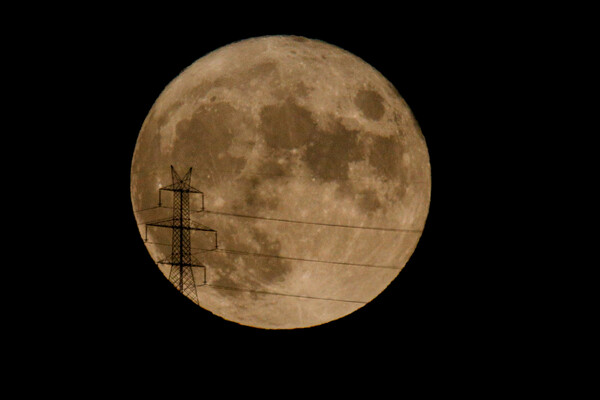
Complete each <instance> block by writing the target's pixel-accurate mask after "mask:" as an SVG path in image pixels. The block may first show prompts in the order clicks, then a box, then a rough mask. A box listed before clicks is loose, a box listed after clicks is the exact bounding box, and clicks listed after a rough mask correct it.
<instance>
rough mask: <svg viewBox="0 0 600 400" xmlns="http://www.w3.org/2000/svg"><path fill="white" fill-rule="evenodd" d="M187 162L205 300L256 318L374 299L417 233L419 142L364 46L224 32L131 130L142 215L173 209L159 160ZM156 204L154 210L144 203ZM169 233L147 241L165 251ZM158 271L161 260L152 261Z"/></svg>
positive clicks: (297, 316) (270, 321)
mask: <svg viewBox="0 0 600 400" xmlns="http://www.w3.org/2000/svg"><path fill="white" fill-rule="evenodd" d="M171 165H172V166H173V167H174V168H175V170H176V171H177V172H178V173H179V174H180V175H181V176H183V174H185V173H186V171H187V170H188V169H189V168H190V167H191V168H192V178H191V185H192V186H193V187H195V188H197V189H199V190H200V191H202V192H203V193H204V202H205V204H204V206H205V210H206V212H195V211H198V210H201V208H202V204H201V201H202V198H201V196H199V195H195V194H191V195H190V208H191V209H192V214H191V218H192V221H197V222H199V223H201V224H202V225H205V226H208V227H210V228H212V229H214V230H216V231H217V232H218V244H219V248H218V250H217V251H205V250H206V249H210V248H211V246H213V242H214V237H213V236H210V235H207V234H206V232H202V231H193V232H192V233H191V247H192V253H193V254H194V256H195V257H196V258H197V259H198V260H200V261H201V262H202V263H203V264H204V265H205V266H206V282H207V284H206V285H202V283H203V279H204V276H203V274H204V272H203V271H202V269H201V268H194V277H195V282H196V284H197V285H198V286H197V298H198V304H199V306H200V307H202V308H204V309H206V310H208V311H210V312H212V313H214V314H216V315H218V316H220V317H222V318H224V319H226V320H229V321H232V322H235V323H239V324H242V325H248V326H253V327H257V328H265V329H293V328H303V327H310V326H315V325H319V324H323V323H327V322H330V321H333V320H335V319H338V318H341V317H343V316H345V315H348V314H350V313H352V312H354V311H355V310H357V309H359V308H360V307H362V306H364V305H365V304H367V303H368V302H369V301H371V300H373V299H374V298H375V297H376V296H377V295H379V294H380V293H381V292H382V291H383V290H384V289H385V288H386V287H387V286H388V285H389V284H390V282H392V281H393V280H394V279H395V278H396V277H397V276H398V274H399V272H400V270H401V269H402V268H403V267H404V266H405V265H406V263H407V261H408V260H409V258H410V256H411V254H412V253H413V251H414V249H415V247H416V246H417V243H418V240H419V238H420V236H421V232H422V230H423V229H424V226H425V221H426V218H427V214H428V210H429V201H430V193H431V174H430V164H429V155H428V151H427V146H426V142H425V139H424V137H423V135H422V133H421V130H420V128H419V125H418V123H417V122H416V120H415V118H414V116H413V114H412V112H411V111H410V108H409V107H408V105H407V104H406V102H405V101H404V100H403V99H402V97H401V96H400V95H399V94H398V92H397V91H396V89H395V88H394V86H393V85H392V84H391V83H390V82H388V81H387V80H386V78H384V77H383V76H382V75H381V74H380V73H379V72H378V71H376V70H375V69H374V68H373V67H371V66H370V65H369V64H367V63H366V62H364V61H363V60H362V59H360V58H359V57H357V56H355V55H353V54H351V53H349V52H347V51H345V50H343V49H341V48H339V47H336V46H334V45H331V44H328V43H325V42H322V41H319V40H313V39H307V38H303V37H296V36H265V37H259V38H252V39H247V40H243V41H239V42H235V43H232V44H230V45H227V46H224V47H222V48H220V49H217V50H215V51H213V52H211V53H209V54H207V55H205V56H204V57H202V58H200V59H199V60H197V61H196V62H194V63H193V64H192V65H191V66H189V67H188V68H186V69H185V70H184V71H183V72H181V74H180V75H179V76H177V77H176V78H175V79H174V80H173V81H172V82H171V83H170V84H169V85H168V86H167V87H166V88H165V89H164V91H163V92H162V93H161V94H160V96H159V97H158V99H157V100H156V102H155V103H154V105H153V106H152V109H151V110H150V112H149V114H148V116H147V117H146V119H145V121H144V123H143V125H142V128H141V131H140V133H139V136H138V139H137V144H136V147H135V151H134V155H133V161H132V168H131V200H132V204H133V209H134V210H135V217H136V219H137V222H138V226H139V229H140V234H141V235H142V236H143V237H144V236H146V227H145V225H144V223H145V222H148V221H151V220H157V219H161V218H168V217H169V216H171V209H169V208H168V207H169V206H171V204H172V203H171V192H163V193H162V205H163V207H160V208H158V207H156V206H157V204H158V191H159V188H161V187H165V186H168V185H170V184H171V183H172V182H171V171H170V166H171ZM153 207H154V208H153ZM170 241H171V231H170V230H169V229H160V228H152V227H149V228H148V230H147V242H146V246H147V248H148V251H149V253H150V255H151V257H152V258H153V259H154V260H155V261H156V262H158V261H159V260H162V259H165V258H167V257H168V256H169V254H170V252H171V249H170V246H169V245H170ZM157 265H158V267H159V268H160V270H161V271H162V272H163V273H164V275H165V277H166V278H167V279H168V277H169V272H170V268H171V267H170V266H169V265H165V264H157Z"/></svg>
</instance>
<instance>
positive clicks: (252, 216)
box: [136, 206, 423, 233]
mask: <svg viewBox="0 0 600 400" xmlns="http://www.w3.org/2000/svg"><path fill="white" fill-rule="evenodd" d="M161 207H162V208H172V207H167V206H156V207H151V208H146V209H142V210H138V211H136V212H140V211H145V210H151V209H153V208H161ZM201 212H205V213H209V214H214V215H224V216H229V217H237V218H249V219H260V220H266V221H276V222H287V223H292V224H305V225H317V226H328V227H334V228H348V229H364V230H375V231H384V232H409V233H421V232H423V230H422V229H403V228H384V227H379V226H360V225H344V224H332V223H327V222H314V221H300V220H293V219H284V218H272V217H262V216H258V215H248V214H236V213H229V212H224V211H212V210H207V209H204V210H194V209H190V213H201ZM144 223H145V222H141V223H139V224H138V225H142V224H144Z"/></svg>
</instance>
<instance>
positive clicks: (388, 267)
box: [146, 242, 402, 270]
mask: <svg viewBox="0 0 600 400" xmlns="http://www.w3.org/2000/svg"><path fill="white" fill-rule="evenodd" d="M146 243H148V244H156V245H160V246H170V245H171V244H169V243H159V242H146ZM192 249H193V250H202V251H201V253H206V252H219V253H226V254H236V255H242V256H255V257H267V258H278V259H282V260H290V261H305V262H312V263H319V264H337V265H347V266H351V267H367V268H383V269H398V270H400V269H402V268H401V267H398V266H394V265H377V264H361V263H351V262H345V261H329V260H316V259H312V258H300V257H288V256H280V255H275V254H265V253H252V252H248V251H241V250H230V249H203V248H199V247H192ZM199 253H200V252H198V253H194V254H192V255H194V256H195V255H197V254H199Z"/></svg>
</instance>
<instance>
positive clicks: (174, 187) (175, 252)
mask: <svg viewBox="0 0 600 400" xmlns="http://www.w3.org/2000/svg"><path fill="white" fill-rule="evenodd" d="M171 178H172V184H171V185H169V186H166V187H161V188H160V189H159V191H158V206H159V207H161V206H162V204H161V193H162V191H163V190H164V191H168V192H173V207H172V209H173V216H172V217H170V218H166V219H161V220H157V221H152V222H148V223H146V230H147V229H148V227H149V226H156V227H160V228H170V229H172V236H171V255H170V256H169V257H167V258H165V259H164V260H160V261H159V262H158V263H159V264H168V265H171V272H170V273H169V280H170V281H171V283H173V285H175V287H176V288H177V289H179V291H180V292H181V293H183V294H184V295H186V296H187V297H188V298H189V299H190V300H192V301H193V302H194V303H196V304H198V296H197V294H196V286H203V285H206V266H205V265H204V264H202V263H201V262H200V261H199V260H198V259H197V258H196V257H194V256H193V255H192V252H191V238H190V233H191V231H205V232H213V233H214V235H215V249H216V248H218V243H217V231H215V230H214V229H211V228H209V227H208V226H205V225H202V224H200V223H198V222H194V221H191V220H190V193H194V194H200V195H201V196H202V210H204V193H202V192H201V191H200V190H198V189H196V188H194V187H192V186H191V179H192V168H190V169H189V170H188V172H187V173H186V174H185V175H184V176H183V178H181V177H180V176H179V175H178V174H177V172H176V171H175V169H174V168H173V166H171ZM192 268H202V269H203V271H204V281H203V283H202V284H196V283H195V281H194V274H193V271H192Z"/></svg>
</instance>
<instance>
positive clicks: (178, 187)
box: [158, 183, 202, 193]
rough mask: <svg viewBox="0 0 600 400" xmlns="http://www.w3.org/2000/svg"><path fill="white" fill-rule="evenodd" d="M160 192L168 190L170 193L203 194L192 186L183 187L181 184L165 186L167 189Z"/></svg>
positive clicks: (163, 188) (162, 188) (164, 188)
mask: <svg viewBox="0 0 600 400" xmlns="http://www.w3.org/2000/svg"><path fill="white" fill-rule="evenodd" d="M158 190H166V191H169V192H184V193H202V192H201V191H200V190H198V189H196V188H195V187H191V186H187V187H186V186H183V185H181V184H179V183H176V184H173V185H169V186H165V187H161V188H160V189H158Z"/></svg>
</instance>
